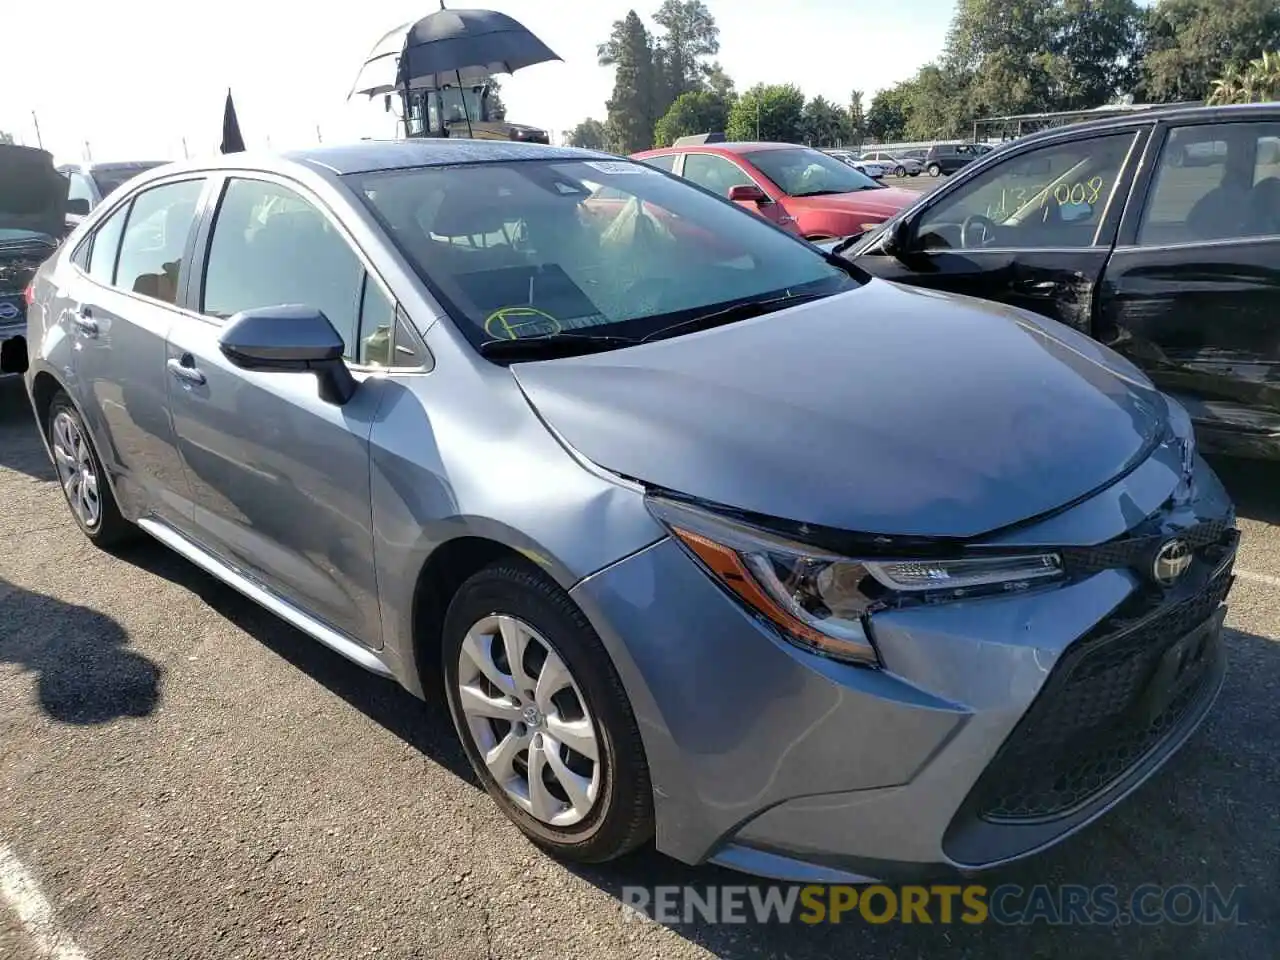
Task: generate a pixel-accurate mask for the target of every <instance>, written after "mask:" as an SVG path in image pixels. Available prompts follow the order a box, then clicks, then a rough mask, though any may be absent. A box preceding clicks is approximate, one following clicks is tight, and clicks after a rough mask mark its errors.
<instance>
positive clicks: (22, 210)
mask: <svg viewBox="0 0 1280 960" xmlns="http://www.w3.org/2000/svg"><path fill="white" fill-rule="evenodd" d="M66 206H67V180H66V179H65V178H64V177H62V176H60V175H59V174H58V171H57V170H55V169H54V166H53V157H52V156H50V155H49V154H48V153H47V152H45V151H44V150H37V149H36V148H34V147H20V146H16V145H14V144H0V373H21V372H22V371H24V370H26V369H27V342H26V335H27V302H26V297H25V291H26V289H27V284H29V283H30V282H31V277H32V275H33V274H34V273H35V271H36V268H37V267H38V266H40V264H41V263H42V262H44V259H45V258H46V257H48V256H49V255H50V254H51V253H53V251H54V250H56V249H57V248H58V242H59V241H60V240H61V239H62V236H63V234H64V233H65V231H66Z"/></svg>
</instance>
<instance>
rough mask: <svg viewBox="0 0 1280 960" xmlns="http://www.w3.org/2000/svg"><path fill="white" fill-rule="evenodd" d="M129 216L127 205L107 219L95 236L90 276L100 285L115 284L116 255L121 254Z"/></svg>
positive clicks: (90, 257)
mask: <svg viewBox="0 0 1280 960" xmlns="http://www.w3.org/2000/svg"><path fill="white" fill-rule="evenodd" d="M128 215H129V205H128V204H127V203H126V204H125V205H124V206H122V207H121V208H120V209H119V210H117V211H116V212H115V213H113V214H111V216H109V217H107V219H106V220H104V221H103V222H102V224H101V226H99V227H98V229H97V230H96V231H94V234H93V251H92V253H90V255H89V276H91V277H93V279H95V280H97V281H98V282H99V283H114V282H115V279H116V278H115V268H116V254H117V253H119V252H120V234H121V233H122V232H123V231H124V221H125V218H126V217H128Z"/></svg>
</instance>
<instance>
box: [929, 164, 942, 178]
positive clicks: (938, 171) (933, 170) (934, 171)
mask: <svg viewBox="0 0 1280 960" xmlns="http://www.w3.org/2000/svg"><path fill="white" fill-rule="evenodd" d="M941 175H942V168H941V167H940V166H938V165H937V164H936V163H931V164H929V176H931V177H938V176H941Z"/></svg>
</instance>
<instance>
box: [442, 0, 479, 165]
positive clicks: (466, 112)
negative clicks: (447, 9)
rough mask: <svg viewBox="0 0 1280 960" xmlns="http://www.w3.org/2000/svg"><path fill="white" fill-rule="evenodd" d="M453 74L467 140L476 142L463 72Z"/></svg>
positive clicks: (458, 71) (456, 71) (457, 71)
mask: <svg viewBox="0 0 1280 960" xmlns="http://www.w3.org/2000/svg"><path fill="white" fill-rule="evenodd" d="M440 9H441V10H443V9H444V0H440ZM453 73H454V76H456V77H457V78H458V99H459V100H461V101H462V115H463V116H464V117H466V118H467V139H468V140H474V139H475V138H476V134H475V131H474V130H472V129H471V111H470V110H468V109H467V95H466V94H465V93H464V92H463V90H462V71H461V70H455V71H453Z"/></svg>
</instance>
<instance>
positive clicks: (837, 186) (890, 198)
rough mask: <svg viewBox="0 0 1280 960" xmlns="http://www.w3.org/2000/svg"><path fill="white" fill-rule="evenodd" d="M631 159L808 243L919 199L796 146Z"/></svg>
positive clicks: (879, 219)
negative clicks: (717, 196)
mask: <svg viewBox="0 0 1280 960" xmlns="http://www.w3.org/2000/svg"><path fill="white" fill-rule="evenodd" d="M632 159H633V160H640V161H642V162H644V163H647V164H648V165H649V166H652V167H657V168H659V169H661V170H666V171H667V172H668V173H674V174H675V175H676V176H680V177H684V178H685V179H686V180H691V181H693V182H694V183H696V184H698V186H700V187H704V188H705V189H707V190H710V191H712V192H713V193H718V194H720V195H721V196H725V197H728V198H729V199H730V200H733V201H734V202H735V203H738V204H740V205H741V206H743V207H746V208H747V209H749V210H751V211H752V212H754V213H758V214H759V215H760V216H762V217H764V218H765V219H767V220H772V221H773V222H774V223H777V224H778V225H780V226H783V227H785V228H787V229H789V230H791V231H793V232H795V233H798V234H800V235H801V236H803V237H805V238H806V239H809V240H827V239H831V238H833V237H847V236H849V235H850V234H854V233H862V232H864V231H866V230H870V229H871V228H872V227H874V226H876V225H878V224H880V223H883V222H884V221H885V220H888V219H889V218H890V217H892V216H893V215H894V214H895V213H897V212H898V211H899V210H901V209H902V208H903V207H905V206H907V205H908V204H909V203H912V202H913V201H915V200H916V198H917V197H919V194H918V193H915V192H913V191H910V190H901V189H898V188H896V187H886V186H884V185H883V184H880V183H876V181H874V180H872V179H871V178H870V177H868V176H866V175H865V174H861V173H859V172H858V171H857V170H855V169H853V167H850V166H848V165H847V164H844V163H841V162H840V161H839V160H837V159H835V158H834V157H829V156H827V155H826V154H825V153H821V152H819V151H817V150H813V149H811V148H809V147H802V146H797V145H795V144H790V143H708V144H698V145H690V146H683V147H666V148H663V149H659V150H646V151H644V152H642V153H637V154H633V155H632Z"/></svg>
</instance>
